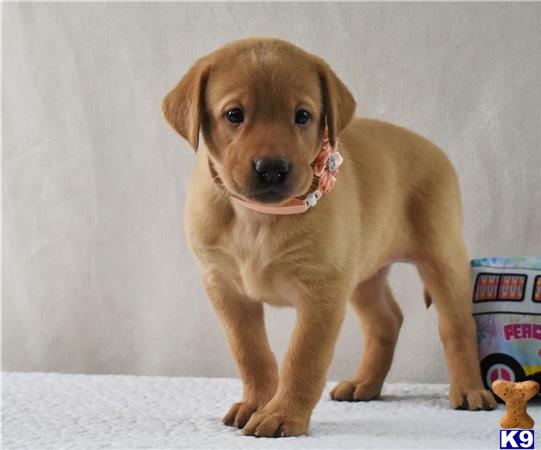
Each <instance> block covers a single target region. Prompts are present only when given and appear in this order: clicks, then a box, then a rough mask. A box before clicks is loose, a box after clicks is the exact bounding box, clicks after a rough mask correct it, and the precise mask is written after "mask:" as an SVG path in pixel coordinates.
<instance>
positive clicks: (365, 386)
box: [331, 381, 381, 402]
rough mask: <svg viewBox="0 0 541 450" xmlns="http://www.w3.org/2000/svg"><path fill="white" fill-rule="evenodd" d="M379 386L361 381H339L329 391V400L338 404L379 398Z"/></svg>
mask: <svg viewBox="0 0 541 450" xmlns="http://www.w3.org/2000/svg"><path fill="white" fill-rule="evenodd" d="M380 393H381V386H380V385H379V384H378V385H374V384H370V383H363V382H362V381H341V382H340V383H338V384H337V385H336V386H335V387H334V388H333V390H332V391H331V398H332V399H333V400H337V401H339V402H361V401H365V402H366V401H369V400H374V399H375V398H377V397H379V394H380Z"/></svg>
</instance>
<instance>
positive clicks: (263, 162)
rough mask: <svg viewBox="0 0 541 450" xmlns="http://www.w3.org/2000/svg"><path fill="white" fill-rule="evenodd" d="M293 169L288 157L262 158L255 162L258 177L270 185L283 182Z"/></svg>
mask: <svg viewBox="0 0 541 450" xmlns="http://www.w3.org/2000/svg"><path fill="white" fill-rule="evenodd" d="M290 169H291V164H289V161H288V160H287V159H273V158H262V159H258V160H256V161H255V162H254V170H255V172H256V174H257V176H258V178H259V179H260V180H261V181H262V182H263V183H265V184H267V185H269V186H274V185H277V184H280V183H283V182H284V181H285V179H286V178H287V174H288V172H289V170H290Z"/></svg>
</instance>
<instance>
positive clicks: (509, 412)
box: [492, 380, 539, 429]
mask: <svg viewBox="0 0 541 450" xmlns="http://www.w3.org/2000/svg"><path fill="white" fill-rule="evenodd" d="M492 390H493V391H494V393H495V394H496V395H497V396H498V397H500V398H501V399H502V400H503V401H504V402H505V415H504V416H503V417H502V418H501V419H500V426H501V427H502V428H522V429H530V428H533V425H534V421H533V419H532V418H531V417H530V416H529V415H528V413H527V412H526V403H528V400H530V399H531V398H532V397H533V396H534V395H536V394H537V393H538V392H539V384H538V383H536V382H535V381H532V380H529V381H523V382H521V383H513V382H512V381H505V380H496V381H494V383H492Z"/></svg>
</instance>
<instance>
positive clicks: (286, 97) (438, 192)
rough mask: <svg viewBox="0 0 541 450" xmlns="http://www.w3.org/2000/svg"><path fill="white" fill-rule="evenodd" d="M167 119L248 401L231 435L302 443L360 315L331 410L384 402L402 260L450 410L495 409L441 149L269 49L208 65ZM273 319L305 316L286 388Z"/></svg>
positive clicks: (314, 61) (233, 48)
mask: <svg viewBox="0 0 541 450" xmlns="http://www.w3.org/2000/svg"><path fill="white" fill-rule="evenodd" d="M162 109H163V113H164V116H165V118H166V120H167V121H168V122H169V124H171V126H172V127H173V128H174V129H175V130H176V131H177V132H178V133H180V134H181V135H182V136H183V137H184V138H185V139H186V140H187V141H188V142H189V143H190V144H191V146H192V147H193V148H194V149H195V150H197V149H198V147H199V150H198V152H197V161H196V166H195V171H194V175H193V179H192V181H191V185H190V190H189V195H188V201H187V206H186V230H187V237H188V240H189V242H190V244H191V247H192V249H193V252H194V253H195V255H196V256H197V258H198V259H199V261H200V262H201V263H202V266H203V279H204V284H205V287H206V290H207V292H208V296H209V298H210V300H211V302H212V304H213V306H214V308H215V310H216V312H217V313H218V315H219V317H220V319H221V321H222V323H223V326H224V328H225V332H226V334H227V338H228V342H229V346H230V348H231V352H232V353H233V355H234V357H235V359H236V362H237V364H238V367H239V370H240V374H241V376H242V380H243V385H244V395H243V398H242V400H241V401H240V402H239V403H235V404H234V405H232V407H231V409H230V410H229V412H227V414H226V416H225V418H224V422H225V424H227V425H234V426H237V427H239V428H244V433H245V434H246V435H255V436H269V437H273V436H274V437H279V436H295V435H300V434H303V433H305V432H306V431H307V429H308V425H309V422H310V416H311V414H312V410H313V408H314V406H315V404H316V403H317V401H318V400H319V398H320V396H321V393H322V390H323V386H324V383H325V377H326V374H327V370H328V367H329V364H330V362H331V357H332V354H333V348H334V345H335V341H336V337H337V335H338V331H339V328H340V325H341V323H342V320H343V317H344V311H345V307H346V303H347V302H348V301H349V302H350V303H351V305H352V307H353V309H354V310H355V312H356V313H357V314H358V316H359V319H360V322H361V325H362V330H363V333H364V345H365V349H364V353H363V357H362V360H361V362H360V364H359V366H358V369H357V371H356V372H355V374H354V375H353V376H352V377H351V379H349V380H346V381H342V382H340V383H339V384H338V385H337V386H336V387H335V388H334V389H333V390H332V392H331V397H332V398H333V399H334V400H345V401H358V400H371V399H374V398H376V397H377V396H378V395H379V394H380V392H381V388H382V385H383V381H384V379H385V376H386V375H387V372H388V371H389V367H390V365H391V361H392V358H393V352H394V348H395V344H396V341H397V338H398V333H399V330H400V326H401V323H402V313H401V311H400V308H399V306H398V305H397V303H396V302H395V300H394V298H393V295H392V293H391V290H390V289H389V286H388V283H387V279H386V276H387V273H388V270H389V266H390V265H391V264H392V263H393V262H395V261H399V260H400V261H409V262H411V263H413V264H415V265H416V266H417V268H418V270H419V274H420V276H421V278H422V280H423V282H424V285H425V287H426V291H427V293H426V301H427V305H428V304H430V301H431V299H433V302H434V303H435V305H436V308H437V311H438V314H439V331H440V336H441V339H442V341H443V345H444V348H445V355H446V358H447V365H448V369H449V377H450V392H449V399H450V402H451V406H452V407H453V408H467V409H470V410H477V409H486V408H494V407H495V406H496V403H495V400H494V397H493V396H492V394H491V393H490V392H489V391H487V390H484V389H483V384H482V381H481V376H480V371H479V367H478V359H477V347H476V338H475V326H474V321H473V319H472V316H471V313H470V274H469V265H468V256H467V253H466V249H465V247H464V242H463V238H462V212H461V201H460V193H459V189H458V183H457V177H456V175H455V172H454V170H453V168H452V166H451V164H450V162H449V161H448V160H447V158H446V157H445V155H444V154H443V153H442V152H441V151H440V150H439V149H438V148H436V147H435V146H434V145H433V144H431V143H430V142H429V141H427V140H426V139H424V138H422V137H420V136H418V135H416V134H414V133H412V132H411V131H408V130H406V129H404V128H400V127H397V126H394V125H391V124H388V123H384V122H380V121H377V120H371V119H363V118H354V117H353V114H354V111H355V101H354V99H353V97H352V95H351V93H350V92H349V91H348V89H347V88H346V86H344V84H343V83H342V82H341V81H340V80H339V79H338V78H337V76H336V75H335V73H334V72H333V71H332V70H331V69H330V67H329V66H328V65H327V64H326V63H325V62H324V61H323V60H322V59H320V58H318V57H316V56H314V55H311V54H309V53H307V52H305V51H303V50H301V49H300V48H298V47H295V46H294V45H292V44H289V43H287V42H284V41H281V40H278V39H271V38H252V39H245V40H241V41H236V42H233V43H231V44H229V45H226V46H225V47H223V48H220V49H219V50H216V51H215V52H213V53H211V54H210V55H207V56H205V57H203V58H201V59H200V60H199V61H197V62H196V63H195V65H194V66H193V67H192V68H191V69H190V70H189V71H188V73H187V74H186V75H185V76H184V77H183V78H182V79H181V80H180V82H179V83H178V84H177V85H176V87H175V88H174V89H173V90H172V91H171V92H170V93H169V94H168V95H167V96H166V97H165V99H164V101H163V105H162ZM200 132H201V133H202V135H203V138H204V145H199V134H200ZM264 303H267V304H270V305H276V306H293V307H295V308H296V310H297V323H296V326H295V329H294V331H293V335H292V338H291V343H290V346H289V349H288V351H287V354H286V356H285V360H284V362H283V366H282V368H281V371H280V373H279V372H278V366H277V363H276V360H275V357H274V355H273V353H272V351H271V349H270V348H269V343H268V340H267V336H266V334H265V326H264V320H263V304H264Z"/></svg>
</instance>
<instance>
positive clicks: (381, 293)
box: [331, 268, 402, 401]
mask: <svg viewBox="0 0 541 450" xmlns="http://www.w3.org/2000/svg"><path fill="white" fill-rule="evenodd" d="M387 272H388V269H387V268H385V269H382V270H381V271H380V272H378V273H377V274H376V275H374V276H373V277H372V278H370V279H369V280H367V281H364V282H363V283H361V284H359V285H358V286H357V287H356V288H355V290H354V291H353V295H352V296H351V299H350V302H351V305H352V307H353V309H354V310H355V312H356V313H357V315H358V317H359V320H360V322H361V326H362V331H363V336H364V353H363V356H362V359H361V361H360V363H359V367H358V368H357V371H356V372H355V375H354V376H353V378H352V379H351V380H347V381H342V382H340V383H338V384H337V385H336V386H335V387H334V389H333V390H332V391H331V398H332V399H333V400H338V401H361V400H365V401H366V400H372V399H374V398H376V397H378V396H379V394H380V393H381V388H382V386H383V381H384V380H385V377H386V376H387V373H388V372H389V369H390V367H391V362H392V360H393V354H394V349H395V346H396V341H397V340H398V334H399V331H400V326H401V325H402V312H401V311H400V308H399V306H398V304H397V303H396V301H395V299H394V298H393V295H392V293H391V290H390V288H389V286H388V285H387V279H386V277H387Z"/></svg>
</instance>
